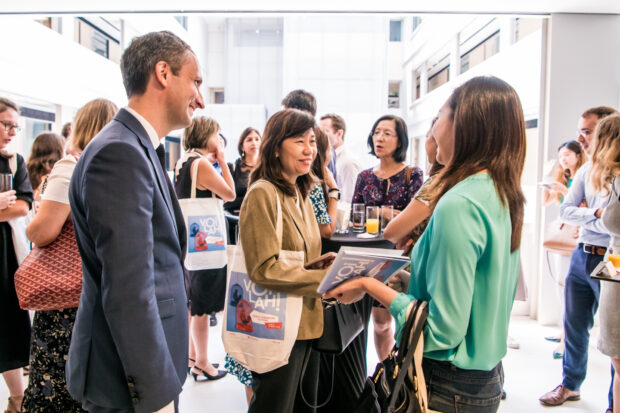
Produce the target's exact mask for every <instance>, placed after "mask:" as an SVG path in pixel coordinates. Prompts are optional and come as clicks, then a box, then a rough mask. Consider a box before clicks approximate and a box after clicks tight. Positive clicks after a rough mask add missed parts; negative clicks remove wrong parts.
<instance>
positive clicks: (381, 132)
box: [372, 129, 396, 138]
mask: <svg viewBox="0 0 620 413" xmlns="http://www.w3.org/2000/svg"><path fill="white" fill-rule="evenodd" d="M381 135H383V136H385V137H386V138H395V137H396V134H394V133H392V132H390V131H388V130H381V129H375V132H374V133H373V134H372V136H373V137H375V138H378V137H379V136H381Z"/></svg>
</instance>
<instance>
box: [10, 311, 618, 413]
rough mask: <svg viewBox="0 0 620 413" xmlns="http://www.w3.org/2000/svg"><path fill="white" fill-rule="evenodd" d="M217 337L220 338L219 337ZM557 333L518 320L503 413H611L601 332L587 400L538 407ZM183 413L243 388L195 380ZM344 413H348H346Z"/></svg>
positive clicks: (223, 407)
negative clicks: (517, 345) (600, 349)
mask: <svg viewBox="0 0 620 413" xmlns="http://www.w3.org/2000/svg"><path fill="white" fill-rule="evenodd" d="M220 325H221V323H218V326H217V327H215V328H213V329H212V334H211V337H213V338H216V337H219V333H220ZM216 331H217V332H216ZM555 332H556V330H555V329H553V328H548V327H542V326H540V325H539V324H538V323H537V322H536V321H534V320H531V319H529V318H525V317H513V319H512V323H511V326H510V334H511V336H512V337H513V338H514V339H515V340H516V341H517V342H519V343H520V345H521V348H520V349H519V350H511V349H509V350H508V354H507V355H506V358H505V359H504V370H505V372H506V383H505V388H506V392H507V393H508V398H507V400H506V401H504V402H502V405H501V407H500V412H501V413H523V412H527V413H536V412H546V413H551V412H553V413H562V412H575V413H576V412H584V413H585V412H588V413H589V412H592V413H604V412H605V409H606V408H607V391H608V389H609V379H610V375H609V365H610V364H609V359H608V358H607V357H605V356H603V355H602V354H600V353H599V352H598V350H596V348H595V347H594V344H595V342H596V334H597V333H596V331H593V334H592V340H591V346H590V362H589V369H588V377H587V379H586V381H585V383H584V384H583V387H582V389H581V395H582V398H581V400H580V401H577V402H567V403H566V404H565V405H564V406H560V407H555V408H545V407H543V406H541V405H540V404H539V402H538V397H539V396H540V395H541V394H543V393H544V392H546V391H548V390H551V389H552V388H553V387H555V386H556V385H557V384H559V383H560V381H561V377H562V371H561V361H560V360H553V359H552V357H551V352H552V351H553V348H554V346H555V345H554V344H553V343H549V342H547V341H545V340H544V339H543V337H545V336H546V335H550V334H553V333H555ZM369 336H370V342H369V349H371V351H369V356H368V365H369V368H374V365H375V364H376V362H377V357H376V355H375V352H374V345H373V343H372V334H370V335H369ZM224 354H225V353H224V348H223V346H222V344H221V340H215V339H213V340H212V345H211V349H210V350H209V355H210V357H211V359H212V360H213V361H219V362H220V363H221V362H223V360H224ZM7 396H8V394H7V389H6V386H5V384H4V382H3V381H1V380H0V401H2V406H0V407H4V401H3V400H6V398H7ZM180 407H181V412H184V413H194V412H196V413H198V412H209V413H241V412H245V411H246V408H247V406H246V401H245V393H244V390H243V386H242V385H241V384H240V383H239V382H238V381H237V380H236V379H235V378H234V377H225V378H224V379H222V380H220V381H217V382H207V383H194V381H193V380H192V379H191V377H190V378H188V380H187V381H186V382H185V386H184V388H183V393H182V394H181V405H180ZM342 413H345V412H342Z"/></svg>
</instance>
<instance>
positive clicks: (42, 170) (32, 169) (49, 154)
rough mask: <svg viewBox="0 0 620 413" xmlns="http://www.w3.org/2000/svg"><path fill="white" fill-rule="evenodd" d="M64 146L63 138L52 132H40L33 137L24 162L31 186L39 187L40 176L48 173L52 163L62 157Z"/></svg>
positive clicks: (52, 165)
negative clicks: (26, 160)
mask: <svg viewBox="0 0 620 413" xmlns="http://www.w3.org/2000/svg"><path fill="white" fill-rule="evenodd" d="M64 146H65V140H64V138H63V137H62V136H60V135H57V134H55V133H52V132H43V133H40V134H39V135H37V137H36V138H35V139H34V142H33V143H32V148H31V149H30V156H29V157H28V162H26V167H27V168H28V178H30V184H31V185H32V187H33V188H35V189H36V188H38V187H39V185H40V184H41V178H42V177H43V176H45V175H47V174H49V173H50V172H51V171H52V168H53V167H54V164H55V163H56V162H58V161H59V160H60V159H61V158H62V157H63V154H64V151H65V149H64Z"/></svg>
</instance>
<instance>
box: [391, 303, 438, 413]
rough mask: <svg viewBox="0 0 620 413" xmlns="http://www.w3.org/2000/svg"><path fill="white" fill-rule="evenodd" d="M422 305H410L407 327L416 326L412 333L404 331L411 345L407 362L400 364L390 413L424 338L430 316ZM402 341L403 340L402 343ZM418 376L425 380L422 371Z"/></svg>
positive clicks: (407, 354) (408, 348)
mask: <svg viewBox="0 0 620 413" xmlns="http://www.w3.org/2000/svg"><path fill="white" fill-rule="evenodd" d="M421 303H422V302H421V301H419V300H416V302H415V304H414V303H411V304H410V305H409V306H410V311H409V314H408V316H407V325H408V326H410V325H413V324H415V329H414V330H413V331H411V329H410V330H409V331H406V330H405V331H403V336H405V335H406V337H405V338H404V340H405V341H407V342H408V344H409V345H408V347H407V350H406V352H407V353H406V356H405V360H404V361H403V362H402V364H400V367H399V372H398V377H397V379H396V383H395V384H394V389H393V390H392V397H391V398H390V404H389V405H388V408H387V412H388V413H392V412H393V411H394V407H395V405H396V399H397V398H398V394H399V393H400V388H401V387H402V386H403V384H404V382H405V376H406V375H407V374H408V373H409V367H410V366H411V363H412V362H413V358H414V355H415V352H416V348H417V347H418V346H417V344H418V342H419V340H420V337H421V336H422V330H424V324H425V322H426V317H427V315H428V308H427V306H426V305H424V304H421ZM410 320H411V321H410ZM402 341H403V340H401V342H402ZM422 343H423V341H422ZM401 350H402V347H401V349H399V357H402V356H401V354H400V353H401ZM417 376H418V382H419V380H420V376H422V380H424V378H423V377H424V373H423V372H422V369H420V370H418V371H417ZM424 387H426V383H425V384H424ZM427 407H428V406H427Z"/></svg>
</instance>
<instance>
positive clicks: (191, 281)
mask: <svg viewBox="0 0 620 413" xmlns="http://www.w3.org/2000/svg"><path fill="white" fill-rule="evenodd" d="M196 159H199V157H197V156H195V157H191V158H189V159H188V160H187V161H186V162H185V163H183V165H181V169H179V174H178V175H177V177H176V180H175V182H174V190H175V192H176V194H177V197H178V198H179V199H184V198H190V197H191V188H192V177H191V165H192V164H193V163H194V161H195V160H196ZM211 197H212V193H211V191H209V190H205V191H203V190H200V189H196V198H211ZM185 277H186V278H185V286H186V288H187V297H188V298H189V310H190V314H191V315H204V314H210V313H212V312H218V311H222V310H223V309H224V300H225V296H226V267H224V268H217V269H213V270H200V271H188V270H185Z"/></svg>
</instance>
